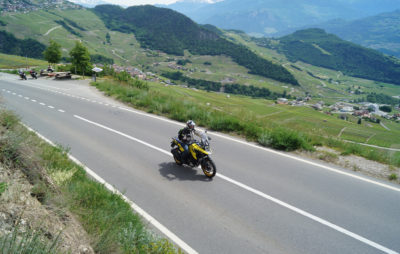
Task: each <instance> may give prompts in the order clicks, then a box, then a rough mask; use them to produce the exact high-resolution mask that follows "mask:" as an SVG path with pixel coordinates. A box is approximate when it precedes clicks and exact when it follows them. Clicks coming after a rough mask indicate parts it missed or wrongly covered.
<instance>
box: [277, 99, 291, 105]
mask: <svg viewBox="0 0 400 254" xmlns="http://www.w3.org/2000/svg"><path fill="white" fill-rule="evenodd" d="M276 102H277V103H278V104H288V102H289V100H288V99H286V98H278V99H277V100H276Z"/></svg>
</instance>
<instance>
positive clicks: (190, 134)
mask: <svg viewBox="0 0 400 254" xmlns="http://www.w3.org/2000/svg"><path fill="white" fill-rule="evenodd" d="M201 134H202V132H201V131H198V130H196V129H190V128H189V127H185V128H183V129H180V130H179V132H178V138H179V140H181V141H182V142H185V143H189V142H191V141H193V140H194V135H196V136H198V137H201Z"/></svg>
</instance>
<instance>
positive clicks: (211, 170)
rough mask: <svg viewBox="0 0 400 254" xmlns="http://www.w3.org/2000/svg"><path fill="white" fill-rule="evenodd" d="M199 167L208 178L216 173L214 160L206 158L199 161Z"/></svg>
mask: <svg viewBox="0 0 400 254" xmlns="http://www.w3.org/2000/svg"><path fill="white" fill-rule="evenodd" d="M201 169H202V170H203V173H204V174H205V175H206V176H207V177H208V178H213V177H214V176H215V174H216V173H217V168H216V167H215V164H214V162H213V161H212V160H211V159H210V158H206V159H205V160H204V161H203V162H202V163H201Z"/></svg>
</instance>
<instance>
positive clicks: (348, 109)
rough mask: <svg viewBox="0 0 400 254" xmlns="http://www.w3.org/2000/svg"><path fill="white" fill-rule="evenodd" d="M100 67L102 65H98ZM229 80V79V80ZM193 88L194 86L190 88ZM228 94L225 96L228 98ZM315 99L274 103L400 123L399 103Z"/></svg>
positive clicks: (136, 73)
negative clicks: (328, 101) (393, 104)
mask: <svg viewBox="0 0 400 254" xmlns="http://www.w3.org/2000/svg"><path fill="white" fill-rule="evenodd" d="M159 64H160V63H155V64H153V65H157V66H158V65H159ZM98 66H100V67H102V66H103V65H101V64H100V65H98ZM167 66H168V68H170V69H173V70H178V71H179V70H180V71H190V72H195V71H198V70H197V68H196V69H189V68H186V67H184V66H182V65H180V64H176V63H175V62H172V63H168V65H167ZM110 67H111V68H113V69H114V71H115V72H122V71H125V72H127V73H129V74H130V75H131V76H132V77H134V78H137V79H139V80H143V81H150V82H158V83H161V84H164V85H166V86H168V85H175V83H173V82H171V80H169V79H166V78H161V77H159V76H158V75H157V74H155V73H153V72H149V71H148V72H144V71H142V70H140V69H139V68H137V67H133V66H126V67H125V66H119V65H117V64H113V65H111V66H110ZM230 81H231V80H230ZM222 83H230V82H222ZM181 86H182V87H185V88H189V87H188V86H187V85H184V84H183V85H181ZM190 89H195V90H196V88H190ZM229 97H230V96H229V94H228V95H227V98H229ZM315 101H316V100H315V99H314V98H312V96H311V95H309V94H307V95H306V96H305V97H296V98H293V97H291V99H288V98H277V99H276V104H278V105H289V106H294V107H310V108H313V109H315V110H317V111H320V112H322V113H325V114H328V115H337V116H338V117H339V118H340V119H342V120H348V118H349V116H350V115H352V116H354V117H357V118H359V119H364V120H366V121H369V122H372V123H378V124H379V123H381V122H380V119H381V118H385V119H387V120H392V121H395V122H399V123H400V113H398V112H400V108H399V106H400V105H396V106H395V107H393V108H392V106H391V105H386V104H378V103H370V102H357V103H355V102H354V103H351V102H348V100H346V101H338V102H335V103H333V104H330V105H327V104H326V103H325V102H324V101H322V100H320V101H318V102H315Z"/></svg>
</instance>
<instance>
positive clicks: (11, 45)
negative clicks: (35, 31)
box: [0, 31, 46, 58]
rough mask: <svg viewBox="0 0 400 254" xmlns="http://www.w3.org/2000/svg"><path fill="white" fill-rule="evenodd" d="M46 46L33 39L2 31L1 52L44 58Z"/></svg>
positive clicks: (0, 32)
mask: <svg viewBox="0 0 400 254" xmlns="http://www.w3.org/2000/svg"><path fill="white" fill-rule="evenodd" d="M45 49H46V46H45V45H44V44H42V43H40V42H38V41H35V40H33V39H25V40H20V39H17V38H15V36H14V35H12V34H10V33H7V32H5V31H0V53H5V54H11V55H18V56H26V57H31V58H43V51H44V50H45Z"/></svg>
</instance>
